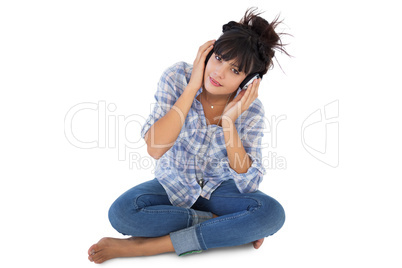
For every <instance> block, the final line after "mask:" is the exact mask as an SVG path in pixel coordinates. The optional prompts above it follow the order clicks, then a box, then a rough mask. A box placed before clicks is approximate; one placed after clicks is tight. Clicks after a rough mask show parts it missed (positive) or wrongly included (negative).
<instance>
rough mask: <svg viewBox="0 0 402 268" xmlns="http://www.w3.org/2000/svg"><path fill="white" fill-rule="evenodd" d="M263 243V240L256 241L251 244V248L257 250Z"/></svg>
mask: <svg viewBox="0 0 402 268" xmlns="http://www.w3.org/2000/svg"><path fill="white" fill-rule="evenodd" d="M263 242H264V238H261V239H258V240H257V241H254V242H253V246H254V248H255V249H259V248H260V247H261V245H262V243H263Z"/></svg>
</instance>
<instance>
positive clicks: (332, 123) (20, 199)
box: [0, 0, 402, 268]
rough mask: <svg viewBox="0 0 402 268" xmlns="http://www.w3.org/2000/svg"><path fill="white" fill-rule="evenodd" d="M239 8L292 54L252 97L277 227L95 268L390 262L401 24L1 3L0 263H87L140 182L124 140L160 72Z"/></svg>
mask: <svg viewBox="0 0 402 268" xmlns="http://www.w3.org/2000/svg"><path fill="white" fill-rule="evenodd" d="M249 6H258V7H260V9H261V10H265V11H266V13H265V15H266V18H267V19H268V20H270V19H272V18H273V17H274V16H275V15H276V14H278V13H281V16H282V18H284V19H285V23H286V25H285V29H284V30H285V31H286V32H290V33H291V34H292V35H293V36H294V37H293V38H290V37H287V38H286V42H289V43H290V45H289V47H288V48H289V52H290V53H291V54H293V55H294V57H293V58H287V57H285V56H283V55H280V53H277V54H278V55H277V56H278V59H279V61H280V64H281V67H282V68H283V70H284V72H282V71H281V70H280V68H278V67H279V66H278V65H276V67H275V68H274V70H272V72H271V73H269V74H268V75H267V76H266V77H265V78H264V80H263V81H262V83H261V86H260V90H259V98H260V99H261V100H262V102H263V103H264V105H265V108H266V117H267V133H265V136H264V141H265V142H266V143H268V144H269V145H268V146H267V147H266V148H265V149H264V151H263V156H264V159H265V161H266V162H265V165H266V168H267V174H266V176H265V177H264V181H263V183H262V184H261V190H263V191H264V192H266V193H267V194H269V195H271V196H273V197H275V198H276V199H277V200H278V201H280V202H281V203H282V205H283V206H284V208H285V211H286V217H287V218H286V223H285V225H284V227H283V228H282V229H281V230H280V231H279V232H278V233H277V234H275V235H274V236H272V237H269V238H267V239H266V240H265V242H264V245H263V246H262V247H261V249H259V250H254V249H253V248H252V246H251V245H246V246H240V247H236V248H228V249H216V250H210V251H206V252H203V253H201V254H196V255H191V256H186V257H181V258H179V257H177V256H176V255H175V254H164V255H160V256H155V257H147V258H130V259H116V260H111V261H108V262H106V263H104V264H102V267H138V265H141V264H144V265H147V267H156V265H158V266H161V267H162V266H163V267H165V266H166V267H211V266H212V267H215V266H216V267H218V266H217V265H214V263H219V265H220V266H219V267H246V266H247V267H253V266H255V267H258V266H261V265H263V266H264V267H310V268H313V267H401V266H402V260H401V258H400V255H401V254H400V253H401V251H402V246H401V245H402V244H401V241H402V231H401V226H402V215H401V212H400V211H401V204H402V195H401V183H400V181H401V179H402V176H401V175H402V173H401V169H400V166H401V163H400V162H401V156H400V155H401V151H402V144H401V137H402V131H401V130H402V129H401V127H400V122H401V118H400V117H401V114H402V110H401V105H400V97H399V91H400V90H401V89H402V84H401V82H400V63H401V62H402V54H401V49H400V48H401V47H402V43H401V41H402V40H401V38H400V37H399V36H398V34H397V33H398V32H400V31H399V28H398V26H399V25H401V24H402V21H401V16H400V15H399V13H398V11H399V10H400V9H399V8H397V7H396V4H393V2H391V1H387V0H385V1H380V2H378V1H377V2H367V1H352V2H351V1H336V2H334V3H333V4H331V3H323V1H314V0H311V1H307V2H306V1H296V0H287V1H266V0H264V1H258V0H253V1H202V2H194V3H193V2H191V3H190V2H186V4H185V5H184V2H183V1H175V0H172V1H160V2H155V1H152V2H149V1H148V2H147V1H145V2H144V1H118V2H105V1H89V0H88V1H87V0H85V1H81V0H80V1H68V2H66V1H64V2H61V1H45V0H40V1H14V2H10V1H2V2H1V4H0V36H1V42H0V73H1V79H0V88H1V91H0V125H1V126H0V129H1V130H0V180H1V182H0V183H1V186H0V219H1V220H0V241H1V244H2V246H3V247H2V248H3V249H2V254H1V261H2V263H6V264H7V267H30V266H31V267H39V266H40V267H69V268H70V267H95V264H93V263H90V262H89V261H88V260H87V253H86V252H87V250H88V248H89V247H90V246H91V245H92V244H93V243H95V242H97V241H98V240H99V239H100V238H102V237H104V236H112V237H119V235H118V234H117V233H116V232H115V231H114V230H113V229H112V227H111V226H110V224H109V222H108V219H107V211H108V208H109V206H110V204H111V203H112V202H113V201H114V199H115V198H116V197H117V196H119V195H120V194H121V193H122V192H123V191H125V190H126V189H128V188H130V187H132V186H134V185H137V184H139V183H141V182H142V181H145V180H148V179H152V178H153V167H152V161H150V159H149V157H148V156H147V152H146V149H145V147H144V146H143V144H142V140H141V139H140V135H139V133H140V129H141V123H143V122H144V120H145V118H146V117H147V116H148V114H149V111H150V104H151V103H153V101H154V99H153V94H154V92H155V89H156V84H157V81H158V79H159V76H160V74H161V73H162V71H163V70H164V69H165V68H166V67H168V66H170V65H172V64H173V63H175V62H177V61H180V60H184V61H187V62H192V61H193V59H194V57H195V55H196V51H197V50H198V47H199V46H200V45H201V44H203V43H204V42H205V41H207V40H210V39H213V38H217V37H218V36H219V34H220V31H221V25H222V24H224V23H226V22H228V21H229V20H238V19H240V17H241V16H242V15H243V13H244V11H245V9H246V8H247V7H249ZM178 25H180V27H178ZM211 29H215V30H211ZM74 115H75V116H74ZM137 123H139V124H137ZM96 142H97V143H96ZM140 145H141V146H140ZM84 147H95V148H92V149H84ZM4 250H5V251H4ZM149 265H150V266H149Z"/></svg>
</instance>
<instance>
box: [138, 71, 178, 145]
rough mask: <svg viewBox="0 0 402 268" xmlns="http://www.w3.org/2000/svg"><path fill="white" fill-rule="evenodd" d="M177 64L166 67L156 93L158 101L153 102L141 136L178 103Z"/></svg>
mask: <svg viewBox="0 0 402 268" xmlns="http://www.w3.org/2000/svg"><path fill="white" fill-rule="evenodd" d="M177 65H178V64H176V65H173V66H171V67H169V68H168V69H166V70H165V71H164V72H163V74H162V76H161V78H160V80H159V82H158V88H157V91H156V93H155V100H156V103H153V104H152V105H153V107H152V108H151V111H152V112H151V114H150V115H149V117H148V119H147V120H146V121H145V124H144V125H143V127H142V129H141V137H142V138H144V137H145V134H146V133H147V132H148V130H149V129H150V128H151V126H152V125H153V124H155V122H156V121H158V120H159V119H161V118H162V117H163V116H165V115H166V114H167V112H169V111H170V109H171V108H172V107H173V105H174V104H175V103H176V101H177V99H178V98H179V96H177V94H178V92H177V90H176V89H175V82H174V79H175V75H176V72H177Z"/></svg>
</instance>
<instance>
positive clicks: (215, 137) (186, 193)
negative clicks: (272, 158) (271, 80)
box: [141, 62, 266, 208]
mask: <svg viewBox="0 0 402 268" xmlns="http://www.w3.org/2000/svg"><path fill="white" fill-rule="evenodd" d="M191 72H192V65H189V64H187V63H185V62H179V63H176V64H175V65H173V66H171V67H170V68H168V69H167V70H166V71H165V72H164V73H163V74H162V77H161V79H160V81H159V83H158V89H157V92H156V94H155V99H156V103H155V106H154V107H153V109H152V113H151V114H150V115H149V117H148V119H147V121H146V123H145V124H144V126H143V127H142V130H141V136H142V138H144V136H145V134H146V133H147V131H148V130H149V128H150V127H151V126H152V125H153V124H154V123H155V122H156V121H158V120H159V119H160V118H162V117H163V116H164V115H165V114H166V113H167V112H168V111H169V110H170V109H171V108H172V106H173V105H174V104H175V103H176V101H177V100H178V98H179V97H180V95H181V94H182V93H183V91H184V89H185V88H186V86H187V84H188V82H189V81H190V77H191ZM201 92H202V88H200V89H199V90H198V92H197V94H196V96H198V95H199V94H200V93H201ZM239 93H240V89H238V91H237V92H236V96H237V95H238V94H239ZM235 126H236V129H237V131H238V134H239V137H240V139H241V141H242V144H243V147H244V149H245V150H246V152H247V154H248V155H249V156H250V158H251V160H252V165H251V167H250V168H249V169H248V171H247V172H246V173H242V174H238V173H237V172H236V171H235V170H233V169H232V168H231V167H230V166H229V159H228V156H227V151H226V145H225V137H224V135H223V130H222V127H220V126H217V125H207V123H206V118H205V115H204V110H203V107H202V104H201V103H200V102H199V101H198V100H197V99H196V98H194V100H193V103H192V106H191V108H190V110H189V112H188V115H187V117H186V120H185V123H184V125H183V127H182V129H181V132H180V134H179V136H178V138H177V140H176V142H175V143H174V145H173V146H172V147H171V148H170V149H169V150H168V151H167V152H166V153H165V154H164V155H163V156H162V157H161V158H160V159H158V160H157V161H156V169H155V177H156V178H157V179H158V181H159V182H160V183H161V185H162V186H163V187H164V189H165V190H166V192H167V194H168V196H169V200H170V202H171V203H172V205H174V206H179V207H185V208H190V207H191V206H192V205H193V204H194V203H195V201H196V200H197V199H198V197H199V196H202V197H204V198H206V199H209V198H210V196H211V194H212V192H213V191H214V190H215V189H216V188H217V187H218V186H219V185H220V184H221V183H222V182H223V181H226V180H229V179H233V180H234V181H235V183H236V186H237V188H238V190H239V191H240V192H241V193H247V192H254V191H256V190H257V189H258V185H259V183H260V182H261V180H262V178H263V175H265V173H266V171H265V168H264V167H263V166H262V163H261V159H262V155H261V139H262V137H263V135H264V134H263V129H264V107H263V105H262V103H261V101H260V100H259V99H258V98H257V99H256V100H255V101H254V102H253V103H252V104H251V105H250V107H249V108H248V109H247V111H245V112H243V113H242V114H241V115H240V116H239V118H238V119H237V120H236V122H235ZM201 179H202V180H201ZM200 182H203V183H200ZM200 185H202V186H203V187H201V186H200Z"/></svg>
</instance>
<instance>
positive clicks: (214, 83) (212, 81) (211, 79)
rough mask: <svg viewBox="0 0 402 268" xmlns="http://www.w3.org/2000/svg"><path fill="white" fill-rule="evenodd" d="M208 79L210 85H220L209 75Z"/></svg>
mask: <svg viewBox="0 0 402 268" xmlns="http://www.w3.org/2000/svg"><path fill="white" fill-rule="evenodd" d="M209 81H210V82H211V84H212V85H214V86H216V87H220V86H222V85H221V84H219V82H218V81H216V80H214V79H213V78H212V77H209Z"/></svg>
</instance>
